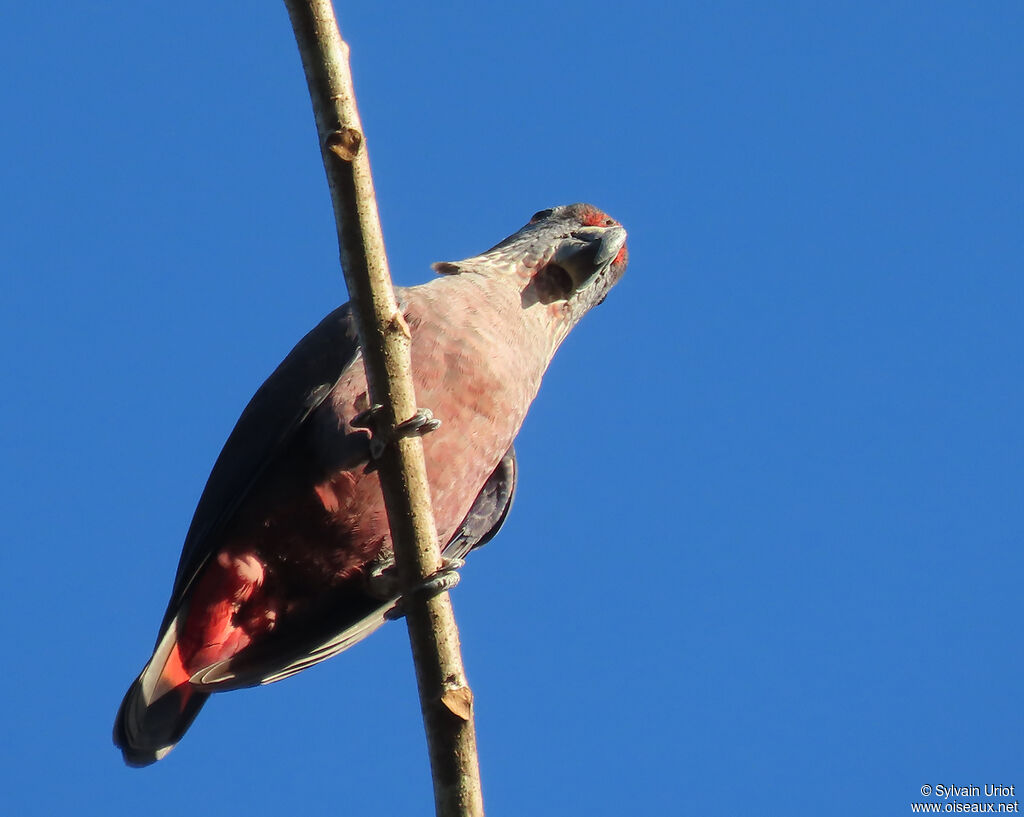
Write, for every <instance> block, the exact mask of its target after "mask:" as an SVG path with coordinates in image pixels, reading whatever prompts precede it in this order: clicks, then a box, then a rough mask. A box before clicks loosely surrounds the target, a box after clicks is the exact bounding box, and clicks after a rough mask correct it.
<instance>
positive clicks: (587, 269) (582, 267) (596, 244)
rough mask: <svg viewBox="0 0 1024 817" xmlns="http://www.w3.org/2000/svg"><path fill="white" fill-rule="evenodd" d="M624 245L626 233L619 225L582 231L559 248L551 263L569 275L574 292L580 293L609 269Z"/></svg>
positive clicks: (589, 228) (577, 232) (569, 237)
mask: <svg viewBox="0 0 1024 817" xmlns="http://www.w3.org/2000/svg"><path fill="white" fill-rule="evenodd" d="M625 243H626V231H625V229H623V228H622V227H620V226H619V225H617V224H615V225H612V226H610V227H581V228H580V229H578V230H573V231H572V232H571V233H570V234H569V235H568V237H567V238H566V239H565V240H564V241H563V242H562V243H561V245H559V247H558V249H557V250H555V254H554V255H553V256H552V257H551V261H552V262H554V263H555V264H557V265H558V266H560V267H562V269H564V270H565V271H566V272H568V273H569V276H570V277H571V278H572V281H573V285H574V287H575V289H576V290H577V291H580V290H583V289H586V288H587V287H588V286H590V285H591V284H592V283H594V281H596V280H597V279H598V277H600V274H601V273H603V272H604V271H605V270H606V269H608V267H609V266H610V265H611V263H612V262H613V261H614V260H615V258H616V257H617V256H618V254H619V250H621V249H622V247H623V246H624V245H625Z"/></svg>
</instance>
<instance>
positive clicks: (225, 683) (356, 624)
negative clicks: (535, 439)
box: [192, 448, 517, 691]
mask: <svg viewBox="0 0 1024 817" xmlns="http://www.w3.org/2000/svg"><path fill="white" fill-rule="evenodd" d="M516 473H517V471H516V453H515V450H514V449H513V448H509V450H508V451H507V452H506V454H505V456H504V457H502V459H501V462H499V463H498V467H497V468H495V469H494V472H493V473H492V474H491V476H490V477H488V479H487V482H485V483H484V486H483V488H481V489H480V493H479V494H477V497H476V500H475V501H474V502H473V506H472V508H470V510H469V513H468V514H466V518H465V519H464V520H463V522H462V524H461V525H460V526H459V529H458V531H456V533H455V535H454V536H453V537H452V538H451V540H450V541H449V542H448V544H447V545H446V546H445V548H444V551H443V553H444V556H445V558H446V559H455V558H460V559H461V558H462V557H464V556H465V555H466V554H467V553H469V551H471V550H472V549H473V548H476V547H480V546H481V545H484V544H486V543H487V542H489V541H490V540H491V539H492V538H493V537H494V535H495V534H496V533H497V532H498V530H499V528H501V526H502V525H503V524H504V522H505V519H506V517H507V516H508V512H509V509H510V508H511V507H512V500H513V499H514V497H515V490H516ZM397 601H398V596H397V595H396V596H393V597H391V598H381V596H380V595H377V594H374V593H373V592H372V589H371V588H370V587H369V586H368V585H367V584H366V582H364V581H362V580H360V579H358V578H354V579H353V580H352V581H351V583H349V584H348V585H347V586H345V587H343V588H339V590H338V593H337V596H336V598H335V599H334V601H333V602H331V604H330V606H329V607H328V608H327V609H325V610H323V611H322V613H321V614H320V615H319V616H317V619H316V620H315V621H306V622H304V623H303V625H302V627H301V630H300V631H291V632H288V631H287V630H285V631H283V632H282V631H278V632H276V633H273V634H271V635H269V636H267V637H265V638H264V639H263V640H262V641H261V642H260V644H258V645H253V646H251V647H249V648H247V649H246V650H245V651H243V652H242V653H240V654H239V655H237V656H235V657H234V658H232V659H230V660H228V661H223V662H221V663H220V664H215V665H213V666H212V667H209V668H207V669H205V670H203V671H202V672H200V673H198V674H197V675H196V676H194V677H193V679H192V680H193V683H198V684H203V685H207V686H208V687H209V688H210V689H211V691H212V690H214V689H216V690H226V689H235V688H237V687H245V686H254V685H256V684H269V683H271V682H273V681H280V680H281V679H282V678H287V677H288V676H289V675H294V674H295V673H296V672H299V671H300V670H304V669H306V668H307V667H310V666H312V665H313V664H317V663H319V662H320V661H323V660H324V659H327V658H330V657H331V656H333V655H337V654H338V653H339V652H342V651H343V650H346V649H348V648H349V647H351V646H352V645H353V644H355V643H357V642H359V641H362V640H363V639H364V638H366V636H368V635H370V633H372V632H373V631H374V630H376V629H378V628H379V627H380V626H381V625H382V624H384V622H385V621H386V618H385V616H386V614H387V612H388V611H389V610H391V609H392V608H393V607H394V606H395V604H396V603H397Z"/></svg>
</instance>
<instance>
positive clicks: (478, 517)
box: [444, 447, 518, 559]
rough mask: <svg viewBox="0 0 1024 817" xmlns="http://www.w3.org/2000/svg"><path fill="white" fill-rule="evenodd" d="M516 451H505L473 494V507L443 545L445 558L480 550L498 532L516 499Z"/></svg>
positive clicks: (460, 556) (461, 556) (458, 557)
mask: <svg viewBox="0 0 1024 817" xmlns="http://www.w3.org/2000/svg"><path fill="white" fill-rule="evenodd" d="M517 478H518V471H517V466H516V450H515V448H514V447H511V448H509V450H508V451H506V452H505V456H504V457H502V458H501V462H499V463H498V467H497V468H495V469H494V473H493V474H491V475H490V477H488V478H487V482H485V483H484V487H483V488H481V489H480V493H479V494H477V497H476V501H475V502H474V503H473V507H472V508H470V509H469V513H468V514H466V518H465V519H463V520H462V524H461V525H460V526H459V529H458V530H457V531H456V532H455V535H454V536H453V537H452V538H451V541H450V542H448V544H447V545H446V546H445V549H444V556H445V558H447V559H461V558H463V557H464V556H465V555H466V554H467V553H469V552H470V551H471V550H473V549H474V548H478V547H483V546H484V545H486V544H487V543H488V542H490V541H491V539H493V538H494V536H495V535H496V534H497V533H498V531H499V530H501V526H502V525H504V524H505V519H506V518H507V517H508V512H509V511H510V510H511V509H512V501H513V500H514V499H515V496H516V479H517Z"/></svg>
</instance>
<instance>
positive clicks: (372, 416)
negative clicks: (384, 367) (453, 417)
mask: <svg viewBox="0 0 1024 817" xmlns="http://www.w3.org/2000/svg"><path fill="white" fill-rule="evenodd" d="M383 410H384V406H382V405H381V404H380V403H374V404H373V405H372V406H370V407H369V408H368V409H366V410H365V411H361V412H359V413H358V414H357V415H356V416H355V417H353V418H352V419H351V420H350V421H349V425H351V426H352V427H353V428H365V429H367V430H369V431H370V433H371V435H372V437H371V439H370V457H371V458H373V459H375V460H378V459H380V457H381V454H383V453H384V449H385V448H386V447H387V445H388V443H389V442H393V441H394V440H398V439H401V438H402V437H411V436H412V435H414V434H419V435H423V434H429V433H430V432H431V431H436V430H437V429H438V428H439V427H440V425H441V421H440V420H438V419H437V418H436V417H435V416H434V413H433V412H432V411H431V410H430V409H426V408H421V409H416V413H415V414H413V416H412V417H410V418H409V419H408V420H403V421H402V422H401V423H399V424H398V425H397V426H395V430H394V432H392V433H388V432H387V431H381V429H380V425H381V412H382V411H383Z"/></svg>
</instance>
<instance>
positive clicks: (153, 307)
mask: <svg viewBox="0 0 1024 817" xmlns="http://www.w3.org/2000/svg"><path fill="white" fill-rule="evenodd" d="M1022 8H1024V7H1022V6H1021V5H1020V4H1019V3H1014V2H1005V3H999V2H992V3H983V4H964V3H948V2H934V3H899V2H898V3H864V2H857V3H827V4H821V3H805V2H799V3H798V2H793V3H778V4H773V5H772V7H770V8H769V6H768V4H761V3H757V4H753V3H751V4H746V3H703V2H702V3H682V4H676V3H667V2H666V3H653V2H639V3H635V4H631V5H630V9H629V11H626V10H625V6H624V5H623V4H619V3H602V2H597V3H588V4H585V5H581V4H564V5H563V4H549V3H535V2H522V3H518V4H514V5H507V4H506V5H503V6H501V7H500V8H498V7H492V6H487V5H484V6H480V5H477V4H469V3H461V4H440V5H436V4H435V5H431V4H407V5H404V4H389V3H383V4H375V3H360V4H354V3H344V4H342V5H341V6H340V7H339V14H340V17H341V20H342V24H343V29H344V32H345V34H346V36H347V37H348V39H349V40H350V42H351V44H352V47H353V51H354V67H355V72H356V82H357V90H358V94H359V101H360V106H361V110H362V113H363V120H364V124H365V126H366V128H367V131H368V139H369V146H370V150H371V156H372V161H373V166H374V169H375V172H376V180H377V189H378V194H379V197H380V206H381V213H382V217H383V220H384V228H385V235H386V240H387V245H388V249H389V253H390V258H391V263H392V269H393V271H394V274H395V277H396V279H397V280H398V281H399V282H400V283H407V284H408V283H415V282H420V281H424V280H427V279H428V278H429V277H430V276H431V273H430V271H429V267H428V265H429V263H430V262H432V261H436V260H443V259H452V258H461V257H464V256H467V255H470V254H472V253H475V252H477V251H479V250H482V249H484V248H486V247H488V246H490V245H491V244H493V243H495V242H496V241H497V240H498V239H500V238H502V237H503V236H505V235H507V234H508V233H509V232H511V231H513V230H515V229H516V228H517V227H518V226H519V225H521V224H522V223H523V222H524V221H525V220H526V219H528V218H529V216H530V215H531V214H532V213H533V212H534V211H535V210H538V209H540V208H543V207H548V206H551V205H554V204H561V203H569V202H573V201H580V200H584V201H592V202H594V203H595V204H597V205H599V206H600V207H602V208H604V209H606V210H607V211H608V212H609V213H611V214H612V215H613V216H615V217H616V218H618V219H620V220H621V221H622V222H623V224H625V226H626V227H627V229H629V231H630V248H631V258H632V263H631V266H630V269H629V270H628V272H627V275H626V278H625V279H624V280H623V282H622V284H621V285H620V286H619V287H618V288H617V289H616V290H615V291H613V293H612V295H611V296H610V297H609V298H608V300H607V301H606V303H605V304H604V305H603V306H602V307H601V308H600V309H598V310H596V311H595V312H594V313H593V314H591V315H589V316H587V319H586V320H585V321H584V322H583V324H582V325H581V326H580V327H579V329H578V330H577V332H576V333H575V334H574V335H573V336H572V337H571V338H570V339H569V341H568V342H567V343H566V345H565V346H564V347H563V349H562V351H561V353H560V354H559V356H558V358H557V359H556V361H555V363H554V365H553V366H552V368H551V370H550V372H549V374H548V378H547V381H546V383H545V386H544V388H543V389H542V391H541V394H540V397H539V398H538V400H537V402H536V403H535V405H534V408H533V410H532V413H531V415H530V417H529V418H528V420H527V423H526V426H525V427H524V429H523V432H522V434H521V435H520V438H519V443H518V448H519V455H520V467H521V483H520V493H519V496H518V501H517V504H516V507H515V509H514V512H513V514H512V517H511V519H510V520H509V522H508V524H507V526H506V528H505V530H504V531H503V533H502V534H501V536H500V538H499V539H497V540H496V541H495V542H493V543H492V544H491V545H489V546H488V547H487V548H486V549H485V550H484V551H482V552H480V553H478V554H475V555H474V557H473V558H472V559H471V561H470V564H469V565H468V566H467V567H466V569H465V571H464V579H463V582H462V584H461V585H460V587H459V588H458V589H457V590H456V591H455V593H454V600H455V606H456V613H457V616H458V619H459V622H460V624H461V627H462V638H463V646H464V651H465V658H466V662H467V666H468V670H469V673H470V680H471V682H472V684H473V687H474V690H475V692H476V695H477V715H478V729H479V738H480V748H481V754H482V767H483V775H484V786H485V799H486V802H487V805H488V811H489V813H490V814H493V815H511V814H530V815H564V814H569V813H573V814H586V815H621V814H695V815H696V814H700V815H733V814H740V813H751V814H808V815H818V814H850V815H864V814H904V813H909V803H910V802H911V801H913V800H920V799H922V798H921V796H920V794H919V790H920V788H921V786H922V785H924V784H936V783H943V784H945V783H955V784H957V785H983V784H985V783H999V784H1006V785H1010V784H1014V785H1017V786H1024V775H1022V772H1021V768H1022V766H1021V757H1022V754H1024V746H1022V735H1024V714H1022V708H1021V700H1022V685H1024V682H1022V669H1024V666H1022V658H1021V634H1020V627H1021V620H1022V612H1024V611H1022V593H1021V575H1022V571H1024V552H1022V546H1021V545H1022V538H1024V522H1022V497H1021V494H1022V477H1021V467H1022V460H1024V439H1022V432H1021V425H1022V417H1024V386H1022V372H1021V363H1022V352H1024V343H1022V341H1024V329H1022V307H1024V276H1022V255H1024V242H1022V238H1021V236H1022V225H1024V219H1022V213H1024V192H1022V191H1024V179H1022V176H1024V174H1022V164H1024V159H1022V156H1024V152H1022V148H1021V146H1022V145H1024V114H1022V106H1021V83H1022V77H1024V51H1022V49H1021V42H1022V41H1024V11H1022ZM0 68H2V73H3V76H4V77H5V81H4V83H3V85H2V87H0V110H2V111H3V121H4V125H3V128H2V129H0V155H2V156H3V157H4V160H3V161H2V162H0V190H2V191H3V195H2V204H0V208H2V210H3V214H2V219H0V247H2V258H0V268H2V269H3V292H4V294H3V297H2V298H0V332H2V335H3V337H2V342H3V349H4V353H3V356H2V358H0V359H2V367H3V368H2V377H3V383H4V388H3V399H2V401H0V446H2V450H3V452H4V453H3V457H2V460H0V462H2V469H3V471H2V479H3V490H2V492H0V503H2V506H0V512H2V514H3V519H4V520H5V523H6V529H5V532H4V538H5V544H4V547H3V548H2V550H0V564H2V567H3V577H4V581H3V599H4V615H3V616H2V617H0V637H2V643H3V645H4V648H5V660H4V662H3V663H4V671H3V673H2V674H0V690H2V692H3V698H4V700H5V701H6V704H5V706H4V707H3V710H4V714H3V716H2V724H3V740H2V748H0V756H2V758H0V784H2V785H0V791H2V795H0V802H2V803H3V806H2V810H3V811H4V813H5V814H11V815H24V816H25V817H35V815H53V814H60V813H64V814H79V815H93V814H96V815H138V814H143V815H147V817H162V816H163V815H175V817H180V815H182V814H196V813H202V814H217V815H234V814H239V815H241V814H244V815H251V816H252V817H256V816H257V815H281V814H292V813H299V814H337V815H347V814H352V815H355V814H428V813H430V812H431V808H432V805H431V792H430V783H429V772H428V768H427V761H426V754H425V749H424V740H423V736H422V726H421V723H420V716H419V710H418V703H417V700H416V693H415V686H414V680H413V671H412V666H411V661H410V658H409V654H408V644H407V638H406V635H405V632H404V627H403V626H402V625H390V626H388V627H387V628H385V630H384V631H382V632H380V633H378V634H377V635H375V636H374V637H373V638H372V639H370V640H369V641H367V642H365V643H364V644H362V645H360V646H358V647H356V648H355V649H354V650H352V651H351V652H348V653H346V654H344V655H343V656H341V657H339V658H336V659H334V660H332V661H330V662H328V663H326V664H324V665H322V666H320V667H317V668H315V669H314V670H312V671H309V672H306V673H303V674H302V675H300V676H298V677H296V678H293V679H290V680H288V681H285V682H283V683H281V684H277V685H274V686H271V687H266V688H262V689H256V690H247V691H243V692H238V693H231V694H229V695H224V696H221V697H219V698H217V699H215V700H214V701H213V702H211V704H210V705H209V706H208V707H207V708H206V710H205V711H204V712H203V714H202V715H201V717H200V718H199V720H198V721H197V722H196V725H195V727H194V728H193V729H192V731H191V732H190V733H189V735H188V736H187V738H186V739H185V740H184V742H183V743H182V744H181V745H180V746H179V747H178V748H177V749H176V750H175V751H174V752H173V753H172V754H171V755H170V756H169V757H168V758H167V759H166V760H164V761H162V762H161V763H159V764H157V766H155V767H153V768H150V769H147V770H142V771H135V770H129V769H126V768H125V767H124V766H122V764H121V759H120V756H119V754H118V753H117V752H116V751H115V749H114V748H113V746H112V745H111V744H110V736H109V733H110V726H111V722H112V719H113V716H114V712H115V710H116V708H117V705H118V702H119V700H120V698H121V695H122V694H123V692H124V690H125V688H126V686H127V685H128V684H129V682H130V681H131V679H132V678H133V677H134V675H135V673H136V672H137V671H138V670H139V668H140V667H141V665H142V663H143V662H144V660H145V659H146V657H147V656H148V651H149V649H150V647H151V644H152V640H153V637H154V636H155V634H156V627H157V625H158V623H159V619H160V616H161V614H162V612H163V608H164V605H165V603H166V594H167V592H168V591H169V588H170V582H171V579H172V577H173V573H174V568H175V565H176V563H177V558H178V553H179V548H180V546H181V541H182V538H183V536H184V533H185V531H186V528H187V526H188V522H189V520H190V517H191V514H192V511H193V508H194V506H195V502H196V500H197V498H198V496H199V492H200V490H201V489H202V486H203V483H204V481H205V479H206V476H207V474H208V472H209V468H210V466H211V465H212V463H213V460H214V458H215V456H216V454H217V452H218V451H219V449H220V446H221V444H222V443H223V441H224V439H225V437H226V435H227V433H228V432H229V431H230V429H231V427H232V425H233V424H234V421H235V419H236V418H237V416H238V413H239V411H240V410H241V408H242V407H243V406H244V404H245V402H246V401H247V400H248V398H249V396H250V395H251V393H252V392H253V391H254V389H255V388H256V387H257V386H258V385H259V384H260V382H261V381H262V379H263V378H264V377H265V376H266V375H267V374H268V373H269V372H270V371H271V369H272V368H273V367H274V366H275V365H276V363H277V362H278V361H279V360H280V358H281V357H282V356H283V355H284V354H285V353H286V352H287V351H288V349H289V348H290V347H291V345H292V344H293V343H294V342H295V341H296V340H297V339H298V338H299V337H300V336H301V335H302V334H303V333H304V332H305V331H306V330H307V329H308V328H309V327H311V326H312V325H313V324H314V323H315V322H316V321H318V320H319V318H320V317H321V316H322V315H323V314H324V313H325V312H327V311H328V310H329V309H331V308H332V307H333V306H334V305H336V304H337V303H340V302H341V301H342V300H344V299H345V295H344V289H343V283H342V278H341V274H340V272H339V270H338V268H337V260H336V259H337V248H336V243H335V237H334V232H333V224H332V216H331V211H330V207H329V202H328V197H327V192H326V185H325V182H324V179H323V171H322V167H321V165H320V158H319V155H318V153H317V151H316V145H315V139H314V129H313V124H312V118H311V114H310V109H309V100H308V96H307V92H306V88H305V84H304V81H303V78H302V72H301V68H300V64H299V60H298V56H297V53H296V50H295V45H294V41H293V39H292V33H291V30H290V27H289V24H288V20H287V16H286V14H285V11H284V8H283V6H282V4H280V3H278V2H268V3H253V4H243V5H241V6H240V5H237V4H219V3H199V2H187V1H186V2H177V3H159V4H134V5H131V6H126V5H124V4H112V3H96V2H89V3H85V2H71V3H63V4H42V5H38V4H37V5H31V4H24V3H21V4H13V5H10V7H9V8H8V9H7V10H6V12H5V17H4V25H3V27H2V29H0Z"/></svg>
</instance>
